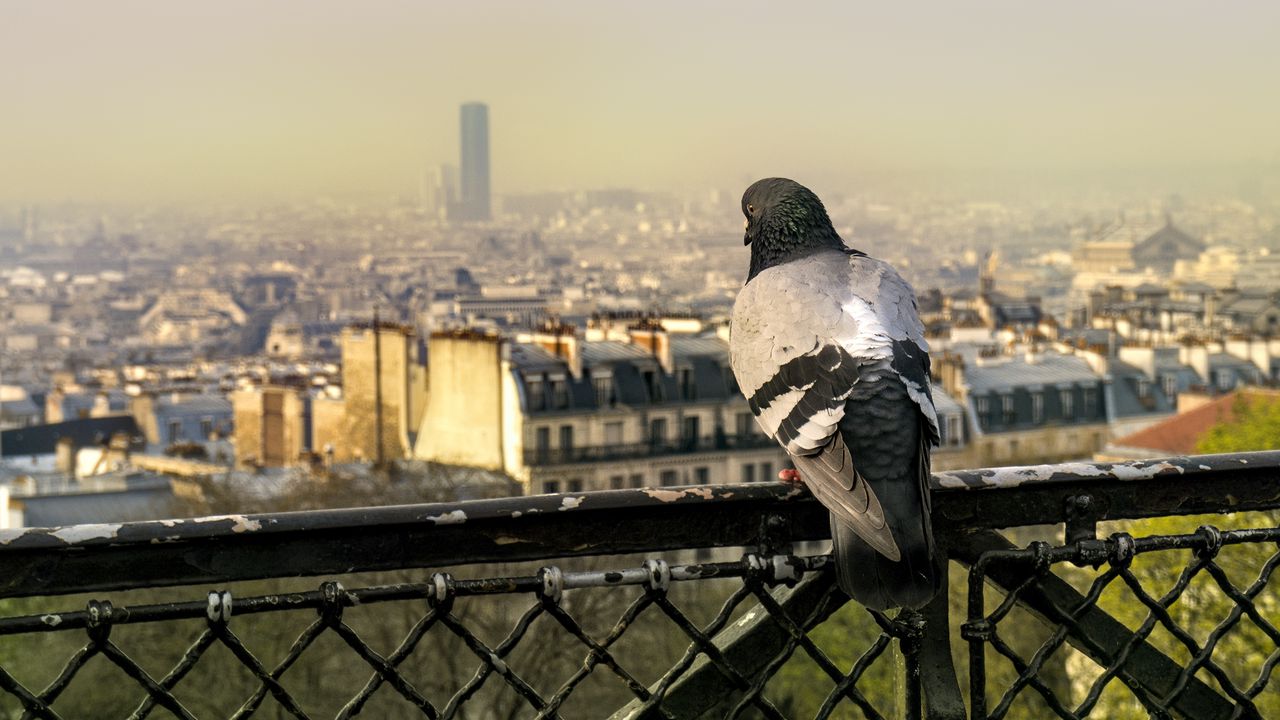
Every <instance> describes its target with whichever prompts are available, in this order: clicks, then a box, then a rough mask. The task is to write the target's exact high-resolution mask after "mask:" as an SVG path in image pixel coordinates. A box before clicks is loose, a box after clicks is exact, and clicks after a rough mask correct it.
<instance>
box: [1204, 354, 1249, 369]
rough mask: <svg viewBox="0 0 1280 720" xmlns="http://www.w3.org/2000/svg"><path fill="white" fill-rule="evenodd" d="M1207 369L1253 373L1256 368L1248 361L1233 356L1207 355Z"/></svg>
mask: <svg viewBox="0 0 1280 720" xmlns="http://www.w3.org/2000/svg"><path fill="white" fill-rule="evenodd" d="M1209 367H1211V368H1214V369H1218V368H1237V369H1248V370H1249V371H1255V370H1256V369H1257V368H1256V367H1254V364H1253V363H1251V362H1249V361H1248V360H1242V359H1240V358H1238V357H1236V356H1235V355H1231V354H1229V353H1209Z"/></svg>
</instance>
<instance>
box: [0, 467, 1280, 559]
mask: <svg viewBox="0 0 1280 720" xmlns="http://www.w3.org/2000/svg"><path fill="white" fill-rule="evenodd" d="M1242 474H1243V475H1245V476H1246V478H1247V479H1253V478H1256V479H1257V480H1259V481H1261V480H1263V479H1264V478H1269V479H1270V480H1271V481H1272V482H1273V483H1276V484H1277V486H1280V451H1265V452H1251V453H1231V454H1222V455H1199V456H1191V457H1175V458H1164V459H1158V460H1139V461H1133V462H1122V463H1088V462H1075V463H1064V464H1058V465H1029V466H1011V467H997V468H984V469H977V470H958V471H948V472H940V473H935V474H934V475H933V478H932V487H933V490H934V498H935V501H934V503H935V507H938V506H940V507H939V514H940V515H941V516H943V517H944V518H945V517H948V516H950V517H952V518H953V520H956V521H958V522H962V521H963V520H962V518H963V516H964V515H965V513H963V512H960V513H957V512H948V510H949V508H951V506H965V507H969V506H971V505H972V504H973V503H972V502H970V501H968V500H967V499H966V498H965V497H964V496H966V495H974V491H981V492H980V493H978V494H980V495H981V496H982V497H984V498H992V497H993V496H992V495H991V494H990V493H991V492H992V491H1004V490H1013V489H1018V488H1022V489H1027V488H1030V487H1034V488H1035V489H1037V490H1040V489H1046V488H1048V489H1052V488H1053V486H1055V485H1057V486H1068V485H1070V486H1073V487H1076V488H1086V489H1087V488H1090V487H1093V488H1102V487H1104V486H1106V485H1109V484H1115V483H1117V482H1119V483H1125V484H1128V483H1136V482H1153V483H1157V484H1159V483H1161V482H1162V481H1169V480H1172V479H1177V480H1189V481H1194V482H1196V483H1197V484H1204V483H1211V482H1215V481H1217V480H1220V479H1224V475H1229V476H1230V477H1231V478H1233V479H1238V478H1240V476H1241V475H1242ZM1206 494H1207V495H1212V494H1213V493H1212V492H1209V493H1206ZM813 503H814V501H813V499H812V497H811V496H810V495H809V494H808V493H807V492H804V491H802V490H801V489H799V488H797V487H793V486H790V485H786V484H783V483H777V482H764V483H754V484H739V485H706V486H685V487H661V488H640V489H627V490H606V491H596V492H585V493H564V494H552V495H533V496H519V497H510V498H497V499H489V500H469V501H462V502H446V503H425V504H416V505H390V506H382V507H360V508H342V509H332V510H308V511H297V512H281V513H264V514H245V515H214V516H208V517H198V518H182V519H167V520H150V521H142V522H126V523H95V524H86V525H71V526H65V527H51V528H39V527H35V528H17V529H3V530H0V555H3V554H6V553H12V552H16V551H28V550H37V549H46V550H47V549H54V548H58V549H73V548H91V547H96V546H104V545H114V546H118V545H125V544H163V543H173V542H183V541H192V540H201V539H209V538H217V537H246V538H247V537H251V536H263V535H273V534H279V533H298V532H315V531H343V530H349V531H358V532H368V531H370V530H371V529H375V528H391V527H395V526H406V525H413V526H417V527H438V528H441V529H446V528H449V527H450V526H458V525H467V524H476V523H482V524H485V525H490V526H492V525H494V524H495V523H501V524H503V525H504V526H508V527H517V526H518V525H519V524H522V523H529V524H534V523H539V522H541V521H542V519H544V518H547V517H548V516H557V517H559V516H578V517H582V516H599V515H602V514H604V515H607V516H611V517H617V516H619V514H624V515H626V514H646V513H649V512H652V511H654V510H656V509H659V508H668V507H672V506H678V507H681V508H689V507H691V506H693V507H697V506H703V507H706V506H710V505H713V504H714V505H715V506H717V507H726V506H729V507H737V508H740V509H741V510H743V511H748V512H749V511H750V510H756V509H758V508H759V506H762V505H769V506H775V507H776V508H779V509H781V508H782V507H785V506H788V505H809V504H813ZM985 504H987V505H990V503H989V502H987V503H985ZM1152 510H1154V511H1156V512H1153V513H1150V514H1162V513H1160V512H1158V511H1159V510H1160V508H1159V507H1153V508H1152ZM1114 514H1115V513H1113V515H1114ZM1146 514H1148V513H1142V514H1140V515H1137V516H1143V515H1146ZM584 519H585V518H584ZM988 521H989V522H987V523H984V524H986V525H987V526H991V527H1002V526H1012V525H1023V524H1038V523H1040V522H1045V520H1044V519H1043V518H1039V517H1038V516H1037V517H1034V518H1033V517H1013V518H1008V519H1007V520H1006V521H1004V522H1003V523H1002V522H1000V519H999V518H988Z"/></svg>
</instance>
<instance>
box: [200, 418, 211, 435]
mask: <svg viewBox="0 0 1280 720" xmlns="http://www.w3.org/2000/svg"><path fill="white" fill-rule="evenodd" d="M212 436H213V418H211V417H208V416H205V417H202V418H200V437H203V438H204V439H205V440H208V439H209V438H210V437H212Z"/></svg>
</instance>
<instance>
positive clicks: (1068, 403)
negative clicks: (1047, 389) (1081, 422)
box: [1058, 388, 1076, 420]
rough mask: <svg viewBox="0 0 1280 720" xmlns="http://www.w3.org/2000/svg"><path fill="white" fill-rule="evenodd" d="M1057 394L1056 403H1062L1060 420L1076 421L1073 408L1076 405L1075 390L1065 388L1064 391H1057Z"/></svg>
mask: <svg viewBox="0 0 1280 720" xmlns="http://www.w3.org/2000/svg"><path fill="white" fill-rule="evenodd" d="M1058 393H1059V394H1058V401H1059V402H1061V403H1062V419H1063V420H1075V419H1076V408H1075V404H1076V393H1075V390H1072V389H1070V388H1067V389H1066V390H1059V391H1058Z"/></svg>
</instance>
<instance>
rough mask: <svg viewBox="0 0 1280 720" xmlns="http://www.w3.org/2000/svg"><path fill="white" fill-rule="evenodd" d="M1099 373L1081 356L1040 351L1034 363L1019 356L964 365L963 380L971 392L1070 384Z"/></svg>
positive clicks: (1087, 380)
mask: <svg viewBox="0 0 1280 720" xmlns="http://www.w3.org/2000/svg"><path fill="white" fill-rule="evenodd" d="M1099 379H1100V378H1099V376H1098V375H1097V373H1095V372H1094V371H1093V369H1092V368H1090V367H1089V363H1087V362H1085V360H1084V359H1083V358H1079V357H1076V356H1074V355H1056V354H1048V355H1043V356H1041V357H1040V359H1039V360H1037V361H1036V362H1035V363H1028V362H1026V361H1025V360H1024V359H1022V358H1012V359H1010V360H1008V361H1005V362H997V363H992V364H989V365H976V364H975V365H971V366H969V367H967V368H965V382H967V383H968V385H969V392H970V393H971V394H976V395H983V394H986V393H990V392H1008V391H1009V390H1012V389H1013V388H1017V387H1030V386H1042V387H1051V386H1070V385H1073V384H1093V383H1096V382H1098V380H1099Z"/></svg>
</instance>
